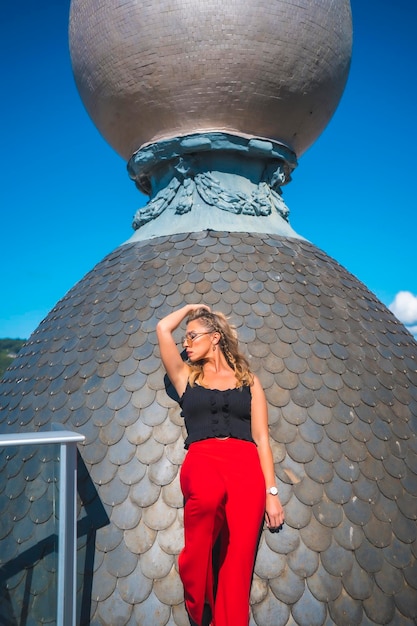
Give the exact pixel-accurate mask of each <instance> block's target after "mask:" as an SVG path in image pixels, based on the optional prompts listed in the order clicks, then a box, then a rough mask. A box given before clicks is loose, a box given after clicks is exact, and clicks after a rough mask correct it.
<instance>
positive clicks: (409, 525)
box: [391, 511, 417, 543]
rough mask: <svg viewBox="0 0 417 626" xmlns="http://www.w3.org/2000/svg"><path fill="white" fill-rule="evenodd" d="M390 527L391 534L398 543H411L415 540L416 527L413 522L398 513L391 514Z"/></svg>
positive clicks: (416, 534) (416, 536)
mask: <svg viewBox="0 0 417 626" xmlns="http://www.w3.org/2000/svg"><path fill="white" fill-rule="evenodd" d="M391 527H392V531H393V533H394V534H395V536H396V537H397V539H399V540H400V541H403V542H409V543H412V542H413V541H415V540H416V539H417V526H416V523H415V521H414V520H411V519H409V518H408V517H405V515H403V514H402V513H401V512H400V511H395V512H394V513H393V518H392V520H391Z"/></svg>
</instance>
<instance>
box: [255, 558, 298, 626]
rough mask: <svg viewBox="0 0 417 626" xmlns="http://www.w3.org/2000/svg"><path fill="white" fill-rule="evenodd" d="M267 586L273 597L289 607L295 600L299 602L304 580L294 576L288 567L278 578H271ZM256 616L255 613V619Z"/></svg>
mask: <svg viewBox="0 0 417 626" xmlns="http://www.w3.org/2000/svg"><path fill="white" fill-rule="evenodd" d="M269 584H270V587H271V590H272V593H273V594H274V596H275V597H276V598H278V600H280V601H281V602H282V603H284V604H285V605H291V604H294V602H297V600H299V599H300V598H301V596H302V595H303V592H304V589H305V582H304V579H303V578H302V577H300V576H298V575H297V574H295V573H294V572H293V570H292V569H291V568H290V567H288V566H287V567H286V568H285V570H284V571H283V572H282V573H281V574H280V576H278V577H277V578H272V579H271V580H270V583H269ZM256 615H257V613H256V612H255V619H256ZM274 618H275V613H274ZM266 623H268V622H266ZM286 623H287V622H284V624H286Z"/></svg>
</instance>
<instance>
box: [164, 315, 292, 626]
mask: <svg viewBox="0 0 417 626" xmlns="http://www.w3.org/2000/svg"><path fill="white" fill-rule="evenodd" d="M185 318H187V331H186V334H185V337H184V339H183V342H182V344H183V347H184V348H185V350H186V353H187V357H188V362H184V361H183V359H182V357H181V354H180V352H179V351H178V349H177V346H176V343H175V341H174V339H173V336H172V333H173V331H174V330H175V329H176V328H178V326H179V325H180V324H181V322H182V321H183V320H184V319H185ZM156 330H157V336H158V341H159V347H160V351H161V358H162V362H163V364H164V367H165V369H166V371H167V374H168V376H169V378H170V380H171V382H172V384H173V385H174V387H175V389H176V391H177V393H178V396H179V398H180V405H181V408H182V415H183V416H184V419H185V426H186V429H187V438H186V441H185V447H186V448H187V449H188V452H187V455H186V457H185V460H184V463H183V465H182V468H181V476H180V480H181V489H182V492H183V494H184V499H185V507H184V536H185V546H184V549H183V550H182V552H181V554H180V556H179V559H178V565H179V572H180V576H181V579H182V582H183V585H184V595H185V604H186V608H187V611H188V614H189V616H190V622H191V624H195V625H198V626H200V625H203V626H204V624H207V621H206V619H210V617H208V618H207V613H209V614H211V615H212V620H213V621H212V625H213V626H247V625H248V622H249V595H250V586H251V580H252V571H253V564H254V559H255V552H256V547H257V542H258V538H259V532H260V527H261V523H262V519H263V516H264V515H265V520H266V524H267V526H268V527H269V528H270V529H275V528H278V527H279V526H280V525H281V524H282V523H283V521H284V512H283V509H282V506H281V503H280V501H279V498H278V495H277V493H278V492H277V489H276V486H275V472H274V463H273V458H272V452H271V447H270V444H269V434H268V413H267V403H266V399H265V394H264V392H263V389H262V387H261V385H260V382H259V380H258V378H257V377H256V376H255V375H254V374H252V373H251V372H250V370H249V365H248V362H247V360H246V358H245V357H244V356H243V355H242V354H241V353H240V352H239V347H238V340H237V336H236V332H235V331H234V329H233V327H231V326H230V325H229V323H228V321H227V319H226V317H225V316H224V315H223V314H222V313H214V312H212V311H211V310H210V309H209V307H207V306H205V305H201V304H188V305H186V306H184V307H182V308H181V309H179V310H178V311H174V312H173V313H171V314H170V315H167V316H166V317H164V318H163V319H162V320H161V321H160V322H159V323H158V325H157V329H156ZM217 540H219V545H220V548H219V554H218V563H217V568H216V570H218V571H216V574H217V575H216V576H215V575H214V573H213V548H214V544H215V543H216V541H217Z"/></svg>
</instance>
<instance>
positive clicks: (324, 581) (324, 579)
mask: <svg viewBox="0 0 417 626" xmlns="http://www.w3.org/2000/svg"><path fill="white" fill-rule="evenodd" d="M307 584H308V588H309V589H310V591H311V593H312V594H313V596H314V597H315V598H317V600H319V601H320V602H326V603H328V602H329V601H330V600H336V598H338V597H339V595H340V593H341V590H342V580H341V578H340V577H339V576H332V575H331V574H329V573H328V572H327V571H326V570H325V569H324V567H323V565H322V564H321V563H319V566H318V568H317V570H316V571H315V572H314V574H313V575H312V576H309V577H308V579H307Z"/></svg>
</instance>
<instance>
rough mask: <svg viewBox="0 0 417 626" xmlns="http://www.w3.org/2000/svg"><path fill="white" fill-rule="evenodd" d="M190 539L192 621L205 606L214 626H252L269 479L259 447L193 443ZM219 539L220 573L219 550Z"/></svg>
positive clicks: (186, 555) (186, 488)
mask: <svg viewBox="0 0 417 626" xmlns="http://www.w3.org/2000/svg"><path fill="white" fill-rule="evenodd" d="M180 479H181V489H182V492H183V494H184V498H185V508H184V539H185V546H184V549H183V550H182V552H181V554H180V556H179V560H178V565H179V572H180V576H181V580H182V582H183V585H184V597H185V604H186V607H187V611H188V613H189V615H190V616H191V618H192V619H193V620H194V621H195V622H196V623H197V624H198V625H200V624H201V621H202V615H203V609H204V604H205V603H208V604H209V605H210V606H211V610H212V615H213V621H212V624H213V626H248V623H249V595H250V587H251V581H252V573H253V565H254V559H255V551H256V547H257V542H258V538H259V532H260V529H261V524H262V520H263V516H264V513H265V498H266V491H265V480H264V476H263V473H262V470H261V465H260V462H259V456H258V452H257V449H256V446H255V444H253V443H251V442H248V441H241V440H239V439H232V438H229V439H225V440H220V439H206V440H204V441H198V442H195V443H193V444H191V446H190V448H189V450H188V453H187V455H186V457H185V460H184V463H183V465H182V468H181V476H180ZM217 540H218V541H219V543H220V547H219V554H218V562H217V567H216V570H215V571H213V548H214V546H215V544H216V541H217Z"/></svg>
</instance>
